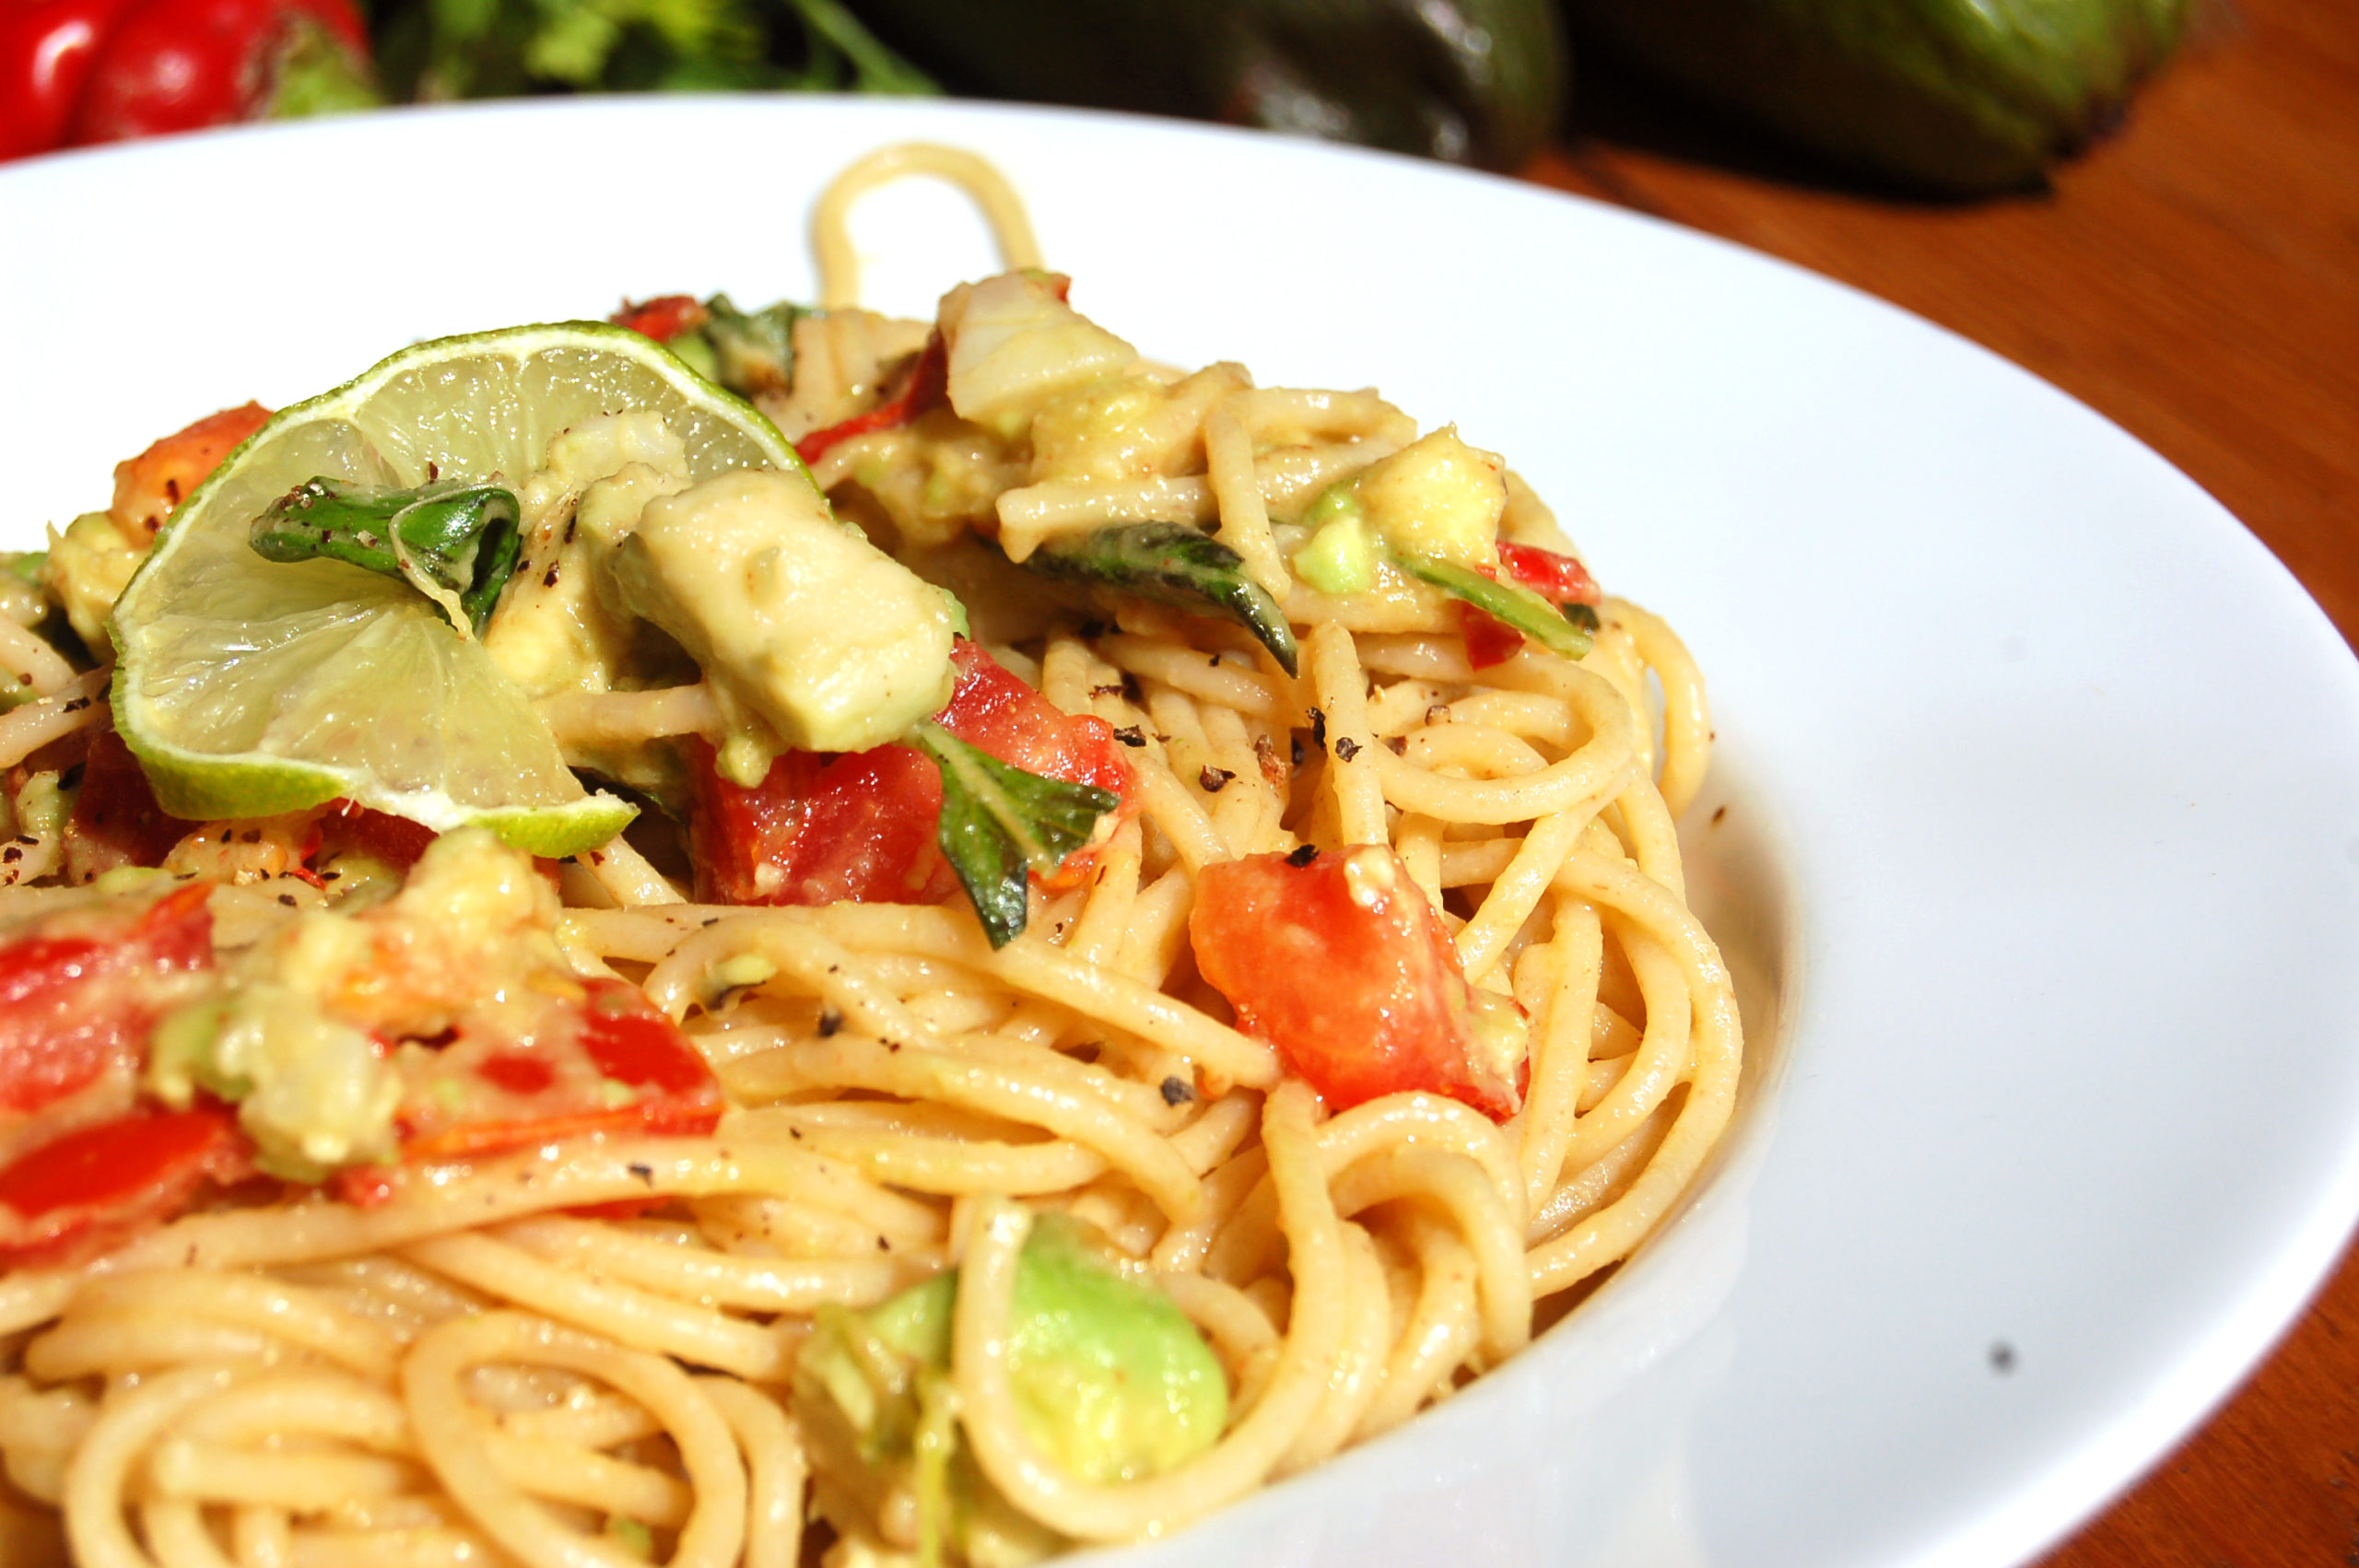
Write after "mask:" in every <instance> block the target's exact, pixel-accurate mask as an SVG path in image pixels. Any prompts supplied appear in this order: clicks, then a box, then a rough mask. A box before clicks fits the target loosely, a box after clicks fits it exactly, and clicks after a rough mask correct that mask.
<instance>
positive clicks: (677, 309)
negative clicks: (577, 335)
mask: <svg viewBox="0 0 2359 1568" xmlns="http://www.w3.org/2000/svg"><path fill="white" fill-rule="evenodd" d="M606 319H607V320H608V321H610V322H614V324H615V325H616V326H618V327H628V328H629V329H630V330H631V331H633V332H635V333H639V334H640V336H641V337H651V338H653V339H654V340H655V341H656V342H658V343H669V342H671V341H672V340H673V339H674V338H675V337H677V336H679V335H680V334H681V333H684V332H693V331H694V330H696V329H697V328H698V327H700V326H702V325H704V324H705V322H709V321H710V320H712V312H711V311H710V310H706V309H705V307H704V305H703V303H702V301H700V300H698V298H697V297H696V296H695V295H693V294H659V295H657V296H656V297H655V298H652V299H641V300H639V301H637V302H636V303H634V302H633V301H631V300H628V299H626V300H624V301H623V308H622V309H621V310H617V311H616V312H615V313H614V314H613V315H611V316H609V317H607V318H606Z"/></svg>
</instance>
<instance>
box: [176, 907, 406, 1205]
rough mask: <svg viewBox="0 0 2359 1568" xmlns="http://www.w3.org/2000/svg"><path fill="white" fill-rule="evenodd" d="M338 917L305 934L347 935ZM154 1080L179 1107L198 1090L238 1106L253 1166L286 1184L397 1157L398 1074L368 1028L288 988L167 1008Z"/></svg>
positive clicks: (265, 987) (319, 921)
mask: <svg viewBox="0 0 2359 1568" xmlns="http://www.w3.org/2000/svg"><path fill="white" fill-rule="evenodd" d="M335 920H336V917H334V916H330V915H320V916H314V917H312V924H311V930H310V931H307V932H306V933H305V934H307V935H309V934H311V931H316V932H317V933H319V934H320V935H322V936H324V937H328V938H332V939H333V938H337V937H341V936H342V935H343V934H344V932H343V930H342V929H341V926H340V923H339V924H337V925H331V924H328V923H326V922H331V921H335ZM297 945H298V946H303V945H316V943H312V944H305V943H301V942H298V943H297ZM147 1088H148V1090H149V1091H150V1092H151V1093H153V1094H155V1095H156V1096H157V1098H158V1099H160V1100H162V1101H164V1102H165V1103H166V1104H167V1105H171V1106H186V1105H187V1104H189V1102H190V1100H191V1099H192V1098H193V1097H194V1093H195V1091H196V1090H198V1089H200V1088H201V1089H204V1090H205V1092H206V1093H208V1094H214V1095H217V1097H219V1098H221V1099H224V1100H229V1101H232V1102H234V1103H235V1104H236V1105H237V1107H238V1125H239V1126H240V1127H241V1128H243V1129H245V1131H246V1134H247V1136H248V1137H250V1138H252V1140H253V1141H254V1152H255V1159H254V1163H255V1164H257V1165H259V1166H260V1167H261V1168H262V1169H263V1170H264V1171H265V1172H267V1173H269V1174H270V1175H272V1176H280V1177H283V1178H285V1179H286V1180H288V1181H298V1182H317V1181H320V1180H323V1179H324V1178H325V1177H326V1176H327V1174H328V1173H329V1172H330V1171H333V1170H335V1169H337V1168H338V1167H340V1166H343V1165H351V1164H367V1163H369V1162H370V1161H378V1160H389V1159H391V1158H393V1153H394V1136H393V1112H394V1109H395V1108H396V1107H397V1106H399V1104H400V1102H401V1079H400V1077H399V1076H398V1075H397V1074H396V1073H395V1072H394V1071H393V1068H392V1067H391V1066H390V1065H389V1064H388V1063H386V1062H385V1061H383V1060H382V1059H381V1058H380V1057H379V1056H378V1054H377V1049H376V1045H375V1042H374V1041H372V1040H371V1039H370V1037H369V1036H368V1035H367V1034H366V1033H365V1032H364V1031H362V1030H359V1029H356V1028H354V1027H352V1026H351V1025H350V1024H343V1023H340V1022H338V1021H337V1020H335V1019H333V1018H330V1017H328V1016H326V1015H325V1014H324V1013H323V1012H321V1011H320V1010H319V1008H318V1006H317V1005H316V1004H315V1003H313V1002H312V1001H311V999H310V998H308V997H306V996H304V995H303V994H301V993H300V992H299V991H298V990H296V989H292V988H289V987H285V986H277V985H270V984H260V985H253V986H249V987H246V988H244V989H240V990H236V991H232V992H226V993H220V994H217V995H215V996H212V997H208V998H205V1000H200V1001H195V1002H192V1003H190V1004H189V1005H188V1006H186V1007H183V1008H181V1009H179V1010H178V1011H177V1012H171V1013H168V1014H167V1015H166V1016H165V1017H164V1018H163V1019H162V1020H161V1021H160V1022H159V1023H158V1024H157V1026H156V1033H155V1040H154V1046H153V1048H152V1050H151V1052H150V1055H149V1059H148V1066H147Z"/></svg>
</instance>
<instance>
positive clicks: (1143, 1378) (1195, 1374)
mask: <svg viewBox="0 0 2359 1568" xmlns="http://www.w3.org/2000/svg"><path fill="white" fill-rule="evenodd" d="M1010 1317H1011V1322H1010V1329H1011V1332H1010V1334H1009V1339H1008V1371H1009V1378H1010V1381H1011V1383H1012V1384H1013V1386H1014V1388H1015V1400H1016V1404H1017V1406H1018V1408H1019V1409H1021V1410H1023V1412H1024V1417H1025V1429H1026V1431H1027V1433H1029V1435H1030V1436H1031V1438H1032V1441H1033V1442H1034V1443H1036V1444H1038V1445H1039V1446H1040V1448H1041V1450H1042V1452H1043V1453H1045V1454H1047V1455H1048V1456H1049V1457H1050V1458H1051V1459H1052V1460H1054V1461H1055V1462H1056V1464H1057V1466H1058V1468H1059V1469H1062V1470H1064V1471H1065V1472H1066V1473H1068V1474H1070V1475H1075V1476H1081V1477H1084V1478H1086V1479H1087V1480H1093V1481H1098V1482H1106V1481H1117V1480H1133V1479H1134V1478H1136V1477H1139V1476H1147V1475H1156V1474H1159V1473H1161V1472H1162V1471H1165V1470H1168V1469H1173V1468H1174V1467H1176V1466H1178V1465H1180V1464H1181V1463H1182V1462H1184V1461H1185V1460H1187V1459H1189V1458H1191V1457H1194V1456H1195V1455H1197V1454H1200V1453H1202V1452H1203V1450H1205V1449H1206V1448H1209V1447H1211V1446H1212V1445H1213V1444H1214V1443H1215V1441H1216V1440H1217V1439H1218V1438H1219V1436H1220V1433H1221V1428H1222V1426H1223V1425H1224V1424H1226V1422H1227V1419H1228V1383H1227V1380H1226V1377H1225V1376H1224V1375H1222V1372H1221V1368H1220V1363H1219V1362H1218V1361H1217V1360H1215V1358H1214V1356H1213V1352H1212V1350H1211V1347H1209V1346H1207V1345H1206V1344H1205V1343H1204V1341H1203V1336H1202V1335H1200V1334H1198V1333H1197V1332H1196V1326H1195V1325H1194V1324H1192V1323H1191V1322H1189V1321H1188V1318H1187V1316H1186V1315H1185V1314H1184V1313H1182V1312H1181V1311H1180V1309H1179V1307H1177V1306H1175V1305H1172V1302H1171V1298H1170V1297H1169V1296H1167V1295H1165V1294H1164V1293H1162V1292H1161V1291H1158V1290H1156V1289H1154V1288H1152V1287H1151V1286H1148V1285H1144V1284H1142V1283H1139V1282H1138V1281H1133V1280H1131V1279H1127V1278H1125V1277H1124V1276H1122V1275H1121V1274H1118V1273H1116V1272H1115V1271H1114V1270H1111V1269H1109V1268H1108V1267H1106V1265H1105V1264H1104V1263H1103V1262H1101V1261H1100V1260H1099V1258H1097V1255H1096V1254H1095V1252H1094V1251H1093V1249H1092V1248H1091V1247H1090V1246H1089V1244H1088V1243H1087V1242H1086V1240H1084V1239H1083V1236H1082V1233H1081V1230H1080V1227H1079V1226H1078V1225H1076V1224H1074V1223H1072V1222H1069V1221H1065V1220H1063V1219H1062V1217H1058V1216H1051V1217H1050V1218H1049V1219H1046V1220H1043V1221H1042V1222H1041V1223H1039V1224H1038V1225H1036V1226H1035V1227H1034V1230H1033V1235H1032V1238H1031V1240H1030V1241H1028V1242H1027V1244H1026V1245H1025V1248H1024V1259H1023V1262H1022V1265H1021V1266H1020V1267H1019V1268H1018V1269H1017V1270H1016V1274H1015V1302H1014V1307H1013V1311H1012V1312H1011V1314H1010Z"/></svg>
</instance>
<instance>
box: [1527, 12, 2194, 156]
mask: <svg viewBox="0 0 2359 1568" xmlns="http://www.w3.org/2000/svg"><path fill="white" fill-rule="evenodd" d="M1567 9H1568V13H1569V15H1570V18H1571V19H1572V23H1573V32H1574V36H1575V38H1576V40H1577V41H1579V44H1580V45H1581V46H1582V47H1583V48H1584V49H1589V48H1591V47H1594V48H1595V49H1596V50H1597V51H1598V52H1599V53H1602V54H1610V55H1612V56H1614V57H1617V58H1619V59H1621V60H1623V61H1625V62H1626V63H1628V64H1631V65H1633V66H1635V67H1636V68H1637V69H1638V70H1639V71H1641V72H1642V73H1644V74H1646V75H1648V76H1653V77H1656V78H1659V79H1661V80H1663V81H1666V82H1669V83H1671V84H1672V85H1673V86H1675V87H1678V88H1684V89H1685V90H1686V91H1688V92H1690V93H1693V94H1695V95H1696V96H1698V97H1700V98H1702V99H1707V100H1708V101H1710V102H1713V103H1715V104H1717V105H1719V106H1720V107H1723V108H1725V109H1728V110H1730V111H1733V112H1735V113H1737V114H1739V115H1741V116H1743V117H1745V118H1748V119H1751V120H1754V121H1756V122H1758V123H1761V124H1764V125H1766V126H1768V127H1769V128H1771V129H1772V130H1775V131H1778V132H1780V133H1782V134H1784V135H1787V136H1789V137H1790V138H1792V139H1793V140H1795V141H1798V142H1801V143H1802V144H1804V145H1806V146H1811V147H1813V148H1815V149H1816V150H1818V151H1820V152H1822V153H1825V154H1827V155H1829V156H1831V157H1833V158H1837V159H1839V160H1841V161H1843V162H1845V163H1848V164H1852V165H1854V166H1857V167H1860V168H1864V169H1869V170H1876V171H1878V172H1881V173H1883V174H1885V175H1888V176H1891V177H1894V178H1896V179H1898V180H1901V181H1905V182H1907V183H1908V184H1910V185H1912V186H1916V187H1918V188H1920V189H1923V190H1926V191H1928V192H1931V193H1940V194H1945V195H1980V194H1987V193H1993V192H2000V191H2006V190H2013V189H2021V188H2026V187H2030V186H2034V185H2036V184H2038V183H2039V182H2040V181H2041V180H2042V178H2043V177H2044V175H2045V173H2046V171H2047V170H2048V166H2049V164H2051V163H2052V162H2054V161H2055V160H2056V159H2058V158H2062V157H2064V156H2066V155H2068V154H2070V153H2071V152H2073V151H2075V150H2076V149H2078V148H2079V147H2080V146H2083V144H2084V143H2086V142H2087V141H2088V140H2089V139H2090V138H2091V137H2092V136H2095V135H2097V134H2099V133H2100V132H2102V131H2104V130H2106V129H2107V127H2109V126H2110V125H2112V124H2113V123H2115V122H2116V121H2117V120H2118V119H2119V118H2120V116H2121V113H2122V111H2123V110H2124V109H2125V107H2126V106H2127V105H2128V103H2129V100H2130V94H2131V93H2132V92H2133V91H2134V90H2135V89H2136V88H2137V87H2138V85H2139V83H2140V82H2141V81H2142V80H2143V79H2144V78H2145V77H2146V76H2148V75H2149V74H2151V73H2152V72H2153V71H2154V69H2155V68H2156V67H2158V66H2159V65H2161V64H2162V63H2163V61H2164V60H2165V58H2166V57H2167V56H2168V55H2169V53H2170V52H2171V50H2172V49H2173V48H2174V47H2175V46H2176V45H2177V41H2178V39H2179V35H2180V33H2181V31H2182V30H2183V29H2184V28H2185V25H2186V21H2187V13H2188V9H2189V5H2188V0H1567Z"/></svg>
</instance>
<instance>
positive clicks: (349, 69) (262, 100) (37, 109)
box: [0, 0, 379, 158]
mask: <svg viewBox="0 0 2359 1568" xmlns="http://www.w3.org/2000/svg"><path fill="white" fill-rule="evenodd" d="M377 101H379V99H378V98H377V95H376V92H375V90H374V88H373V87H372V85H371V81H370V57H369V33H368V29H367V28H366V26H365V25H364V24H363V23H362V20H361V17H360V12H359V10H358V7H357V6H355V5H354V3H353V0H0V158H24V157H28V156H29V155H31V154H33V153H39V152H48V151H50V150H52V149H53V148H57V147H61V146H86V145H88V144H89V143H93V142H111V141H119V140H123V139H124V138H126V137H131V136H152V135H163V134H165V133H167V132H171V131H194V130H201V129H203V128H204V127H205V126H208V125H226V124H229V123H234V122H237V121H241V120H259V119H264V118H269V117H280V116H288V115H293V114H302V113H312V112H319V111H326V110H331V109H350V108H361V107H365V106H367V105H369V104H371V103H375V102H377Z"/></svg>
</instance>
